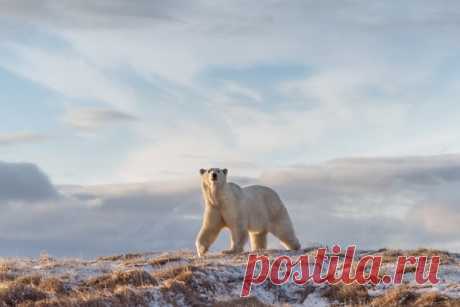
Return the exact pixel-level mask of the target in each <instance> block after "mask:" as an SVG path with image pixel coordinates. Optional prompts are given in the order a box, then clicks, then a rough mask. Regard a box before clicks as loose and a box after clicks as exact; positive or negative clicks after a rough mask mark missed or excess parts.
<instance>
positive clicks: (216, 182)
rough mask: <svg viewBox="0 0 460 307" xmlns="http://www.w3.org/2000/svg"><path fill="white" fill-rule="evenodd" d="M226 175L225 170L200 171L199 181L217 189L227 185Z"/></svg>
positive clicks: (209, 169) (210, 169)
mask: <svg viewBox="0 0 460 307" xmlns="http://www.w3.org/2000/svg"><path fill="white" fill-rule="evenodd" d="M227 173H228V170H227V169H226V168H223V169H220V168H208V169H204V168H202V169H200V174H201V181H202V182H203V183H204V184H205V185H207V186H209V187H219V186H222V185H224V184H225V183H227Z"/></svg>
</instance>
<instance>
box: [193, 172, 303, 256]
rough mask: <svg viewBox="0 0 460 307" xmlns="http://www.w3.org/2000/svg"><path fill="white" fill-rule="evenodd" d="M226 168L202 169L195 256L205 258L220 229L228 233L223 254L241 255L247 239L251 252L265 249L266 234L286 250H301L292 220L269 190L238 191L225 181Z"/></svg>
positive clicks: (249, 188) (248, 188) (261, 187)
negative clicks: (202, 206)
mask: <svg viewBox="0 0 460 307" xmlns="http://www.w3.org/2000/svg"><path fill="white" fill-rule="evenodd" d="M227 173H228V171H227V169H219V168H210V169H201V170H200V174H201V189H202V192H203V198H204V202H205V210H204V216H203V224H202V226H201V230H200V232H199V234H198V236H197V239H196V249H197V253H198V256H200V257H201V256H202V255H204V254H205V253H206V252H207V251H208V249H209V246H210V245H211V244H212V243H213V242H214V241H215V240H216V238H217V235H218V234H219V232H220V231H221V230H222V228H224V227H227V228H229V230H230V232H231V248H230V249H229V250H225V251H223V253H226V254H233V253H240V252H242V251H243V250H244V246H245V244H246V242H247V240H248V236H249V237H250V241H251V249H252V250H258V249H265V248H266V247H267V233H271V234H273V235H275V236H276V237H277V238H278V239H280V240H281V242H282V243H283V245H284V246H285V247H286V248H287V249H291V250H297V249H299V248H300V243H299V240H298V239H297V237H296V235H295V232H294V228H293V227H292V222H291V219H290V218H289V214H288V212H287V210H286V207H285V206H284V205H283V203H282V201H281V199H280V197H279V196H278V194H276V192H275V191H273V190H272V189H270V188H268V187H264V186H260V185H253V186H248V187H244V188H241V187H240V186H238V185H237V184H235V183H232V182H227Z"/></svg>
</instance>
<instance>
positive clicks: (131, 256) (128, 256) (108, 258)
mask: <svg viewBox="0 0 460 307" xmlns="http://www.w3.org/2000/svg"><path fill="white" fill-rule="evenodd" d="M140 257H143V255H142V254H139V253H132V254H123V255H114V256H104V257H98V258H96V260H102V261H119V260H130V259H134V258H140Z"/></svg>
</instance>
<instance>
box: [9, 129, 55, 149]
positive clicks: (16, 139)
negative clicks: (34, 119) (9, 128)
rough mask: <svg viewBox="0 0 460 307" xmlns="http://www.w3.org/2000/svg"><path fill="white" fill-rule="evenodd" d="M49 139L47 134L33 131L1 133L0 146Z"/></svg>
mask: <svg viewBox="0 0 460 307" xmlns="http://www.w3.org/2000/svg"><path fill="white" fill-rule="evenodd" d="M47 139H48V137H47V136H46V135H43V134H39V133H32V132H15V133H2V134H0V146H8V145H15V144H24V143H41V142H44V141H46V140H47Z"/></svg>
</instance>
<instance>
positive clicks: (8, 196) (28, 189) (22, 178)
mask: <svg viewBox="0 0 460 307" xmlns="http://www.w3.org/2000/svg"><path fill="white" fill-rule="evenodd" d="M57 195H58V193H57V191H56V190H55V188H54V186H53V185H52V184H51V182H50V180H49V179H48V177H47V176H46V175H45V174H44V173H43V172H42V171H41V170H40V169H39V168H38V167H37V166H35V165H34V164H30V163H6V162H1V161H0V205H1V206H2V208H3V207H4V203H6V202H10V201H25V202H38V201H43V200H46V199H52V198H55V197H57Z"/></svg>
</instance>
